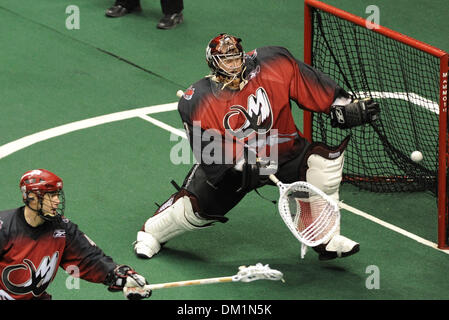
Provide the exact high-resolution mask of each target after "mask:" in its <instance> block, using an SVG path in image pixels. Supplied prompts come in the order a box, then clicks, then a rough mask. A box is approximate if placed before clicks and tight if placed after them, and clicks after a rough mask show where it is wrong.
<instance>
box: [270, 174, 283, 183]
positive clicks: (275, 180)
mask: <svg viewBox="0 0 449 320" xmlns="http://www.w3.org/2000/svg"><path fill="white" fill-rule="evenodd" d="M268 178H270V180H271V181H273V182H274V183H276V184H278V182H280V181H279V179H278V178H276V176H275V175H274V174H270V175H269V176H268Z"/></svg>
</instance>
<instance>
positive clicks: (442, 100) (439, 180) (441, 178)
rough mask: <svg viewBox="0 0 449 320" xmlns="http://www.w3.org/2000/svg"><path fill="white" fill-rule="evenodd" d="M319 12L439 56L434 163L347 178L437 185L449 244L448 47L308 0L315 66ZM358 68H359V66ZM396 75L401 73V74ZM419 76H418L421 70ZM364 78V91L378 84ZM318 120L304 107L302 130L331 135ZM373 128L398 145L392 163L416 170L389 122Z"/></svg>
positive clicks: (442, 235) (307, 52)
mask: <svg viewBox="0 0 449 320" xmlns="http://www.w3.org/2000/svg"><path fill="white" fill-rule="evenodd" d="M321 14H323V15H328V16H332V19H334V18H335V19H336V20H335V21H337V20H341V21H344V22H343V23H344V24H347V25H348V26H349V25H351V26H350V27H348V29H347V30H353V29H354V28H358V29H360V30H362V29H363V30H362V32H360V31H357V32H356V33H354V34H356V37H358V35H359V34H360V33H364V34H367V35H368V36H366V37H371V36H369V34H371V33H372V36H373V37H378V38H379V39H380V40H379V41H383V39H384V38H388V39H389V40H385V41H390V40H393V41H395V42H398V43H401V46H403V47H405V49H403V50H405V51H404V52H407V54H410V55H412V57H413V55H414V54H415V52H420V53H419V54H422V53H425V54H426V55H428V56H429V57H432V58H429V59H430V60H432V61H434V60H435V61H436V62H432V63H433V64H435V65H436V66H435V68H434V69H432V72H433V73H434V74H435V73H439V77H438V75H432V74H431V73H432V72H431V71H429V79H435V81H433V82H432V83H431V84H430V85H429V86H433V87H434V90H435V95H432V97H433V99H432V101H435V104H438V109H439V110H437V112H434V116H435V117H438V118H437V119H436V122H435V126H438V128H435V130H437V129H438V133H435V140H437V141H436V143H435V146H436V147H435V148H434V149H435V157H434V158H435V163H434V164H430V166H431V168H430V169H429V168H428V167H424V165H423V166H422V167H421V166H419V170H421V169H422V172H425V173H423V174H421V176H419V177H410V176H409V175H408V174H404V172H401V173H399V174H397V175H396V174H394V177H391V176H392V174H391V172H390V171H389V173H388V175H384V174H380V175H379V176H378V177H376V174H372V173H363V172H362V169H357V170H360V171H358V172H357V173H355V174H354V173H351V174H347V177H346V178H347V179H348V180H350V181H352V182H354V181H362V180H363V181H364V183H365V185H364V187H365V188H368V189H370V188H372V190H373V191H378V192H382V190H386V191H387V192H389V191H390V190H389V189H388V186H387V189H383V188H384V187H383V186H380V185H376V183H377V181H379V180H382V179H383V181H384V184H394V183H396V182H395V181H400V180H403V181H402V182H403V183H404V184H406V183H410V184H414V185H417V186H418V185H420V186H422V188H423V190H426V189H429V190H430V189H432V190H433V188H434V190H433V193H434V194H435V195H436V197H437V208H438V247H439V248H440V249H449V241H448V235H449V233H448V207H449V206H448V201H449V197H448V186H447V180H448V179H447V178H448V159H449V154H448V127H447V120H448V113H447V105H448V101H447V99H448V95H447V87H448V53H446V52H444V51H442V50H440V49H438V48H435V47H433V46H430V45H428V44H426V43H423V42H421V41H418V40H415V39H413V38H411V37H408V36H406V35H404V34H401V33H399V32H396V31H393V30H391V29H388V28H386V27H383V26H380V25H376V26H375V27H374V28H373V27H372V23H371V22H368V21H367V20H365V19H363V18H361V17H358V16H355V15H353V14H351V13H348V12H346V11H343V10H341V9H338V8H335V7H333V6H330V5H328V4H325V3H323V2H321V1H317V0H305V8H304V61H305V62H306V63H308V64H310V65H312V66H316V64H317V58H316V56H315V52H314V42H315V41H317V38H316V37H319V36H320V35H318V34H319V33H320V34H323V29H325V28H326V26H323V25H322V24H320V28H321V29H320V30H318V29H317V20H319V19H322V18H321V16H320V17H318V15H321ZM317 18H319V19H317ZM318 23H321V20H320V21H318ZM336 24H339V22H336ZM367 26H371V27H370V28H368V27H367ZM332 32H337V31H330V35H329V38H332V36H331V33H332ZM341 34H343V36H346V35H347V36H348V37H350V36H351V32H349V33H344V32H342V31H340V35H341ZM379 35H380V36H379ZM328 40H329V39H324V41H325V42H324V43H326V44H327V45H328V46H329V50H330V51H332V50H334V49H332V45H331V44H329V43H328ZM354 41H355V42H357V41H359V39H355V40H354ZM348 43H351V41H349V42H348ZM336 47H338V46H336ZM407 48H410V50H408V49H407ZM345 49H346V47H345V48H343V50H345ZM335 50H338V49H335ZM340 50H342V49H341V48H340ZM343 50H342V51H343ZM380 50H382V49H380ZM395 50H398V49H395ZM401 50H402V49H401ZM354 51H357V50H354ZM409 51H410V53H408V52H409ZM330 55H331V56H332V59H334V61H336V60H335V59H338V57H336V55H335V54H334V53H332V52H330ZM385 56H387V55H385ZM407 58H408V57H407ZM318 59H320V58H318ZM362 59H363V58H362ZM420 59H422V58H420ZM343 60H344V59H343ZM417 60H419V59H417ZM344 63H345V62H343V63H342V64H344ZM405 63H407V62H405ZM408 63H410V62H408ZM438 63H439V70H437V69H438V66H437V64H438ZM430 64H431V63H429V65H430ZM343 67H344V66H343ZM367 67H369V66H367ZM318 68H319V67H318ZM401 68H405V67H402V66H401V67H400V68H397V69H398V70H399V69H401ZM432 68H433V67H432ZM319 69H320V68H319ZM349 69H351V70H352V68H351V67H349ZM349 69H348V70H349ZM387 69H388V68H387ZM391 69H392V70H393V69H396V68H391ZM322 71H323V72H325V73H327V70H322ZM402 71H403V70H402ZM335 72H336V73H339V72H340V73H341V72H342V68H340V67H339V71H335ZM354 72H355V73H356V74H357V70H356V71H354ZM368 72H369V71H368ZM391 72H393V71H391ZM417 73H418V72H417ZM330 75H331V77H332V76H333V74H330ZM341 76H342V77H343V79H345V80H346V76H345V75H344V74H342V75H341ZM396 78H401V76H400V74H399V75H398V76H397V77H396ZM416 78H418V79H419V75H418V76H417V77H416ZM438 78H439V79H438ZM351 79H352V78H351ZM408 81H409V80H407V83H406V86H404V87H408V86H410V82H408ZM337 82H338V81H337ZM343 82H344V83H343V87H345V84H350V85H352V83H351V81H350V80H348V81H343ZM363 82H364V83H363V84H361V85H360V86H361V87H363V88H362V91H364V92H365V93H367V94H368V93H372V91H373V87H374V86H372V85H370V84H366V83H365V81H363ZM373 82H376V81H373ZM385 82H388V81H385ZM417 82H419V81H417ZM339 83H340V82H339ZM376 83H379V81H377V82H376ZM382 83H383V82H382ZM433 83H434V84H433ZM419 85H420V84H419V83H417V84H416V87H418V86H419ZM395 86H396V85H394V86H393V87H395ZM398 87H400V86H399V85H398ZM411 87H412V88H413V87H414V84H413V83H412V84H411ZM354 88H357V84H356V85H354ZM354 88H347V87H345V89H346V90H348V91H349V92H351V91H352V90H350V89H354ZM423 90H424V89H423ZM426 90H427V89H426ZM376 92H377V91H376ZM351 93H353V92H351ZM395 93H397V92H395ZM404 95H405V96H409V95H410V96H411V97H414V92H413V91H407V90H405V94H404ZM430 95H431V94H429V96H430ZM421 98H422V97H421ZM423 100H425V101H428V100H426V99H424V98H423ZM437 100H438V101H437ZM402 103H403V104H404V102H402ZM405 103H406V104H407V105H412V104H413V102H410V101H406V102H405ZM388 107H390V106H388ZM381 109H382V106H381ZM391 109H393V107H391ZM382 111H383V110H382ZM404 112H407V111H404ZM436 115H438V116H436ZM320 121H321V122H323V120H320ZM398 121H400V120H398ZM317 126H318V124H314V115H313V114H312V113H310V112H307V111H304V127H303V134H304V136H305V137H306V138H307V139H309V140H310V141H312V140H316V138H317V135H320V136H321V137H323V136H324V137H328V134H327V132H328V130H330V129H329V128H328V127H326V125H323V124H321V125H320V127H317ZM374 129H375V130H374V131H376V133H379V132H381V134H380V135H379V136H381V138H382V144H383V145H384V146H386V147H385V148H389V151H386V153H388V154H391V153H392V150H393V151H394V153H396V151H397V153H398V155H395V156H394V158H395V159H393V160H392V161H391V162H392V165H391V167H392V168H396V167H401V168H404V170H405V171H406V172H410V171H411V170H412V171H413V165H414V164H413V163H410V162H409V161H408V160H407V159H405V157H404V155H407V153H406V152H409V149H407V148H406V147H404V150H399V149H400V148H401V147H397V146H394V144H393V143H390V141H388V128H386V126H385V127H384V126H383V125H382V128H381V129H382V130H380V131H379V128H374ZM363 130H365V129H363ZM410 130H416V129H415V128H413V129H410ZM417 130H419V129H417ZM318 131H320V132H319V133H317V132H318ZM424 131H425V130H423V131H422V132H421V133H418V135H419V134H421V135H425V134H426V133H425V132H424ZM352 133H353V132H351V134H352ZM384 133H385V134H384ZM364 134H365V132H364ZM396 134H397V133H396ZM405 134H408V133H405ZM379 143H381V142H380V140H378V144H379ZM419 144H423V142H419V143H418V145H419ZM413 150H419V149H413ZM409 154H410V153H408V155H409ZM347 156H348V155H347ZM349 156H350V154H349ZM408 158H409V157H408ZM353 161H354V163H355V161H357V160H356V159H354V160H353ZM359 161H361V160H359ZM345 166H346V165H345ZM354 166H356V164H354ZM432 166H433V167H432ZM410 168H412V169H410ZM401 170H402V169H401ZM419 170H418V171H419ZM386 171H388V170H386ZM432 172H434V173H435V174H434V177H433V176H432ZM385 176H388V177H389V178H385ZM344 179H345V177H344ZM368 180H371V181H372V183H373V186H367V184H368V182H367V181H368ZM344 181H345V180H344ZM385 181H386V182H385ZM355 184H356V183H355ZM433 185H434V186H433ZM404 190H408V189H404ZM417 190H419V187H418V188H417ZM398 191H403V190H398Z"/></svg>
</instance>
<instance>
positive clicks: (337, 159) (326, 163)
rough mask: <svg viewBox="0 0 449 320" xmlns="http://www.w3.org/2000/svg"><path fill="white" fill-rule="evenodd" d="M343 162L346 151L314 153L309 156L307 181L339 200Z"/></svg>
mask: <svg viewBox="0 0 449 320" xmlns="http://www.w3.org/2000/svg"><path fill="white" fill-rule="evenodd" d="M332 156H333V158H332ZM343 164H344V151H342V152H328V153H327V155H324V154H322V153H321V154H318V153H312V154H310V156H309V157H308V158H307V167H308V169H307V171H306V181H307V182H308V183H310V184H312V185H314V186H315V187H317V188H318V189H320V190H321V191H323V192H324V193H326V194H327V195H329V196H330V197H331V198H332V199H334V200H335V201H336V202H338V200H339V190H340V183H341V180H342V174H343Z"/></svg>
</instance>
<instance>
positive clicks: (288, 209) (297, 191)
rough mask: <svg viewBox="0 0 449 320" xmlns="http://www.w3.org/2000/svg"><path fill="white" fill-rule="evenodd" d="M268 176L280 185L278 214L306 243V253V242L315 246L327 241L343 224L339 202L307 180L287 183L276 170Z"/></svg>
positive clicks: (300, 239)
mask: <svg viewBox="0 0 449 320" xmlns="http://www.w3.org/2000/svg"><path fill="white" fill-rule="evenodd" d="M269 178H270V180H271V181H273V182H274V183H275V184H276V185H277V186H278V188H279V194H280V195H279V202H278V210H279V214H280V215H281V218H282V220H283V221H284V223H285V224H286V225H287V227H288V229H289V230H290V232H291V233H292V234H293V235H294V236H295V237H296V239H298V240H299V241H300V242H301V243H302V244H303V247H302V250H303V251H304V252H303V254H305V249H306V248H305V247H304V246H309V247H315V246H318V245H320V244H322V243H325V242H326V241H328V240H329V239H330V237H331V235H332V234H333V233H334V232H335V231H336V229H337V227H338V226H339V224H340V209H339V207H338V204H337V203H336V202H335V201H334V200H333V199H332V198H331V197H329V196H328V195H327V194H325V193H324V192H323V191H321V190H320V189H318V188H316V187H315V186H313V185H312V184H310V183H308V182H304V181H297V182H294V183H291V184H284V183H282V182H281V181H279V179H278V178H276V176H275V175H273V174H271V175H270V176H269ZM303 254H302V256H303Z"/></svg>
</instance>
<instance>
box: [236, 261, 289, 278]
mask: <svg viewBox="0 0 449 320" xmlns="http://www.w3.org/2000/svg"><path fill="white" fill-rule="evenodd" d="M283 277H284V275H283V274H282V272H280V271H278V270H275V269H271V268H270V267H269V266H268V264H266V265H263V264H261V263H258V264H256V265H255V266H248V267H246V266H241V267H239V272H238V273H237V274H236V275H235V276H233V277H232V281H241V282H251V281H255V280H273V281H277V280H283Z"/></svg>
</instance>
